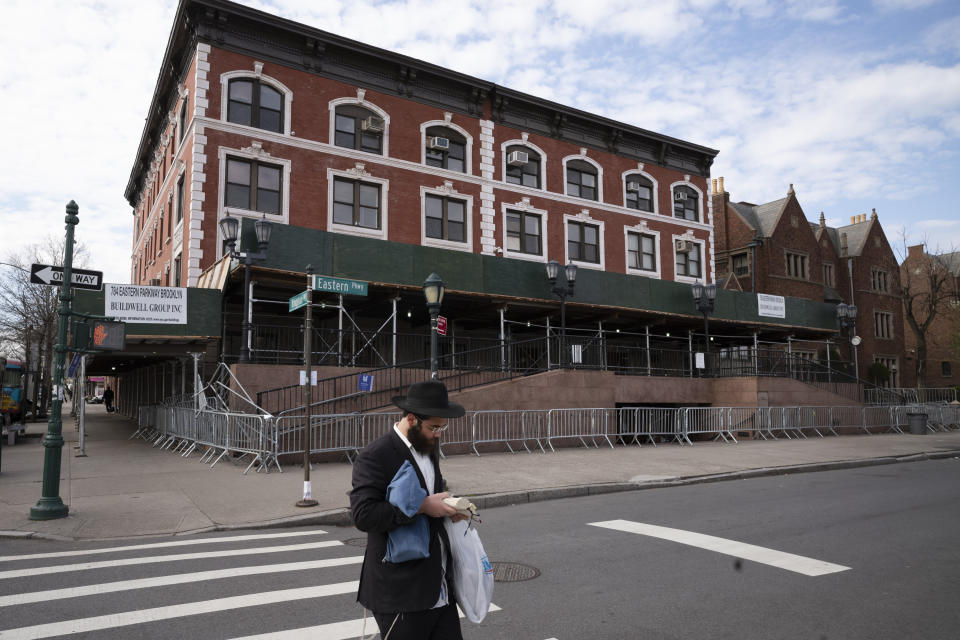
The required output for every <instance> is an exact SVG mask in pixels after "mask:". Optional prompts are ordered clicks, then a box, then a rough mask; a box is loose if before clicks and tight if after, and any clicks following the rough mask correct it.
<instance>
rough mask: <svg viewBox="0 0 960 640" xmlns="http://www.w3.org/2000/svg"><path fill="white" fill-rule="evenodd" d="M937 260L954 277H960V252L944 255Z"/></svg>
mask: <svg viewBox="0 0 960 640" xmlns="http://www.w3.org/2000/svg"><path fill="white" fill-rule="evenodd" d="M937 259H938V260H940V262H941V263H942V264H943V266H945V267H946V268H947V269H948V270H949V271H950V273H951V274H953V276H954V277H960V251H954V252H952V253H942V254H940V255H939V256H937Z"/></svg>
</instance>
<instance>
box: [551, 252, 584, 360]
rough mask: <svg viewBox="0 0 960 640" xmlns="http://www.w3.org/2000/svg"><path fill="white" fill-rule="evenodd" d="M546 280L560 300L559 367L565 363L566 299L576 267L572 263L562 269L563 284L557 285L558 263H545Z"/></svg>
mask: <svg viewBox="0 0 960 640" xmlns="http://www.w3.org/2000/svg"><path fill="white" fill-rule="evenodd" d="M546 266H547V280H549V281H550V291H551V292H552V293H553V294H554V295H555V296H557V297H559V298H560V366H561V367H563V366H564V365H565V363H566V361H567V356H566V351H567V298H568V297H570V296H572V295H573V285H574V284H575V283H576V281H577V265H575V264H573V263H572V262H571V263H569V264H568V265H567V266H566V267H564V268H563V274H564V279H565V280H566V282H564V284H557V277H558V276H559V275H560V263H559V262H557V261H556V260H551V261H550V262H548V263H547V265H546Z"/></svg>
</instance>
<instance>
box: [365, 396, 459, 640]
mask: <svg viewBox="0 0 960 640" xmlns="http://www.w3.org/2000/svg"><path fill="white" fill-rule="evenodd" d="M393 403H394V404H396V405H397V406H398V407H400V409H402V410H403V417H402V418H401V419H400V421H399V422H397V423H396V424H394V425H393V428H392V429H391V430H390V431H389V432H388V433H387V434H386V435H383V436H381V437H380V438H378V439H377V440H375V441H374V442H372V443H371V444H369V445H368V446H366V447H365V448H364V449H363V450H362V451H361V452H360V455H359V456H358V457H357V460H356V462H355V463H354V465H353V490H352V491H351V492H350V509H351V512H352V514H353V522H354V524H355V525H356V527H357V528H358V529H360V530H361V531H365V532H366V533H367V549H366V553H365V555H364V558H363V567H362V569H361V571H360V588H359V591H358V593H357V601H358V602H360V604H362V605H363V606H364V607H365V608H366V609H369V610H370V611H372V612H373V617H374V619H375V620H376V622H377V626H378V627H379V628H380V635H381V637H382V638H384V640H461V639H462V637H463V636H462V635H461V632H460V618H459V616H458V614H457V601H456V597H455V594H454V593H451V589H452V588H453V584H454V581H453V577H452V567H453V563H452V560H451V557H450V544H449V542H448V540H447V534H446V531H445V529H444V525H443V519H444V518H451V520H453V521H458V520H464V519H466V517H467V516H462V515H458V514H457V512H456V510H455V509H454V508H453V507H451V506H449V505H447V504H444V502H443V500H444V498H448V497H449V495H450V494H449V493H447V492H445V491H442V489H443V487H444V482H443V476H442V475H441V473H440V457H439V448H440V437H441V433H442V432H443V431H444V429H446V427H447V420H448V419H449V418H459V417H461V416H463V415H464V413H465V411H464V408H463V407H462V406H460V405H459V404H457V403H455V402H450V400H449V398H448V395H447V388H446V386H445V385H444V384H443V383H442V382H440V381H437V380H431V381H428V382H418V383H416V384H414V385H411V386H410V388H409V390H408V391H407V395H406V397H404V396H395V397H394V398H393ZM407 462H408V463H409V465H406V466H405V464H404V463H407ZM410 466H412V468H413V470H414V471H415V472H416V479H417V480H419V485H420V487H419V488H417V487H414V488H415V489H416V490H417V491H419V490H420V489H421V488H422V489H423V490H424V491H425V493H426V497H425V498H424V499H423V501H422V503H421V504H420V507H419V510H418V511H416V513H413V512H412V510H411V511H409V512H408V513H412V514H413V515H412V516H411V515H408V513H405V512H404V511H403V510H401V508H399V507H397V506H396V505H395V504H394V503H392V502H390V501H388V487H391V488H392V487H393V486H395V485H393V484H392V483H393V481H394V479H395V477H399V476H403V475H404V472H405V471H408V470H409V467H410ZM402 468H403V469H402ZM407 477H409V478H411V479H412V478H413V476H412V474H409V475H408V476H407ZM417 495H421V494H417ZM417 519H426V522H427V526H426V527H422V529H423V530H425V531H426V533H424V535H428V536H429V543H427V544H424V551H423V553H424V554H427V553H428V555H426V556H425V557H421V558H418V559H412V560H407V561H405V562H390V561H388V560H387V555H388V540H389V538H390V536H391V532H393V535H397V534H398V533H400V531H399V530H400V529H401V528H403V527H407V526H411V528H412V527H415V526H416V525H417V524H418V523H416V522H415V521H416V520H417ZM427 548H428V549H429V551H426V549H427Z"/></svg>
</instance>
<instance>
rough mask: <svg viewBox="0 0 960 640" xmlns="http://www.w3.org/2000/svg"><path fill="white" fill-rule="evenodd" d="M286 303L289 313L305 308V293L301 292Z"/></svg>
mask: <svg viewBox="0 0 960 640" xmlns="http://www.w3.org/2000/svg"><path fill="white" fill-rule="evenodd" d="M288 303H289V305H290V308H289V310H290V311H296V310H297V309H299V308H300V307H305V306H307V292H306V291H301V292H300V293H298V294H297V295H295V296H293V297H292V298H290V300H289V301H288Z"/></svg>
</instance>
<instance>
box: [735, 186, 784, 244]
mask: <svg viewBox="0 0 960 640" xmlns="http://www.w3.org/2000/svg"><path fill="white" fill-rule="evenodd" d="M789 197H790V196H787V197H785V198H780V199H779V200H774V201H773V202H767V203H765V204H750V203H749V202H731V203H730V206H732V207H733V208H734V210H735V211H736V212H737V213H739V214H740V217H742V218H743V219H744V221H746V223H747V224H748V225H750V227H751V228H752V229H753V230H754V231H760V233H762V234H763V237H764V238H769V237H770V236H772V235H773V230H774V229H776V227H777V222H778V221H779V220H780V215H781V214H782V213H783V209H784V207H785V206H786V204H787V199H789Z"/></svg>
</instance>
